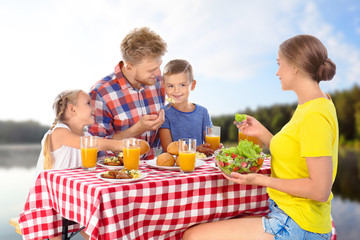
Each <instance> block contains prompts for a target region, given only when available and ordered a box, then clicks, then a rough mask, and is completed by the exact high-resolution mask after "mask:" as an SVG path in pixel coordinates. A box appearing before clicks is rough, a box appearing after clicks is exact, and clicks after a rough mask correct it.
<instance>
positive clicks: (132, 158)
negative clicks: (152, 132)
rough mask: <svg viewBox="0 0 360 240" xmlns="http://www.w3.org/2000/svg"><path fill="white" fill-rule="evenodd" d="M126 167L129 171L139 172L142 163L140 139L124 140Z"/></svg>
mask: <svg viewBox="0 0 360 240" xmlns="http://www.w3.org/2000/svg"><path fill="white" fill-rule="evenodd" d="M123 158H124V167H125V168H126V169H127V170H132V169H135V170H138V169H139V163H140V139H137V138H126V139H124V148H123Z"/></svg>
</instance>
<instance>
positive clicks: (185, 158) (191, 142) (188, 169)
mask: <svg viewBox="0 0 360 240" xmlns="http://www.w3.org/2000/svg"><path fill="white" fill-rule="evenodd" d="M195 160H196V139H193V138H181V139H179V161H180V171H181V172H182V173H192V172H193V171H194V170H195Z"/></svg>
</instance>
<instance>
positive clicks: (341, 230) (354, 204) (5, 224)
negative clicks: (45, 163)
mask: <svg viewBox="0 0 360 240" xmlns="http://www.w3.org/2000/svg"><path fill="white" fill-rule="evenodd" d="M39 151H40V146H39V145H38V144H35V145H0V190H1V197H0V206H1V211H0V212H1V215H0V239H8V240H12V239H14V240H16V239H19V240H20V239H22V238H21V236H20V235H19V234H17V233H15V231H14V228H13V227H12V226H10V224H9V219H10V218H11V217H17V216H19V214H20V212H21V210H22V209H23V206H24V204H25V201H26V198H27V195H28V192H29V188H30V186H31V184H32V182H33V180H34V174H35V164H36V161H37V158H38V155H39ZM342 154H343V156H345V157H346V158H349V155H346V154H345V153H342ZM344 154H345V155H344ZM359 159H360V155H359V158H356V163H357V164H356V165H355V166H353V167H349V170H347V172H345V173H344V172H341V169H342V168H341V165H340V159H339V172H338V179H337V180H336V183H339V184H336V185H340V187H339V188H340V190H336V191H335V190H334V193H335V194H334V195H335V197H334V199H333V200H332V216H333V218H334V221H335V227H336V230H337V235H338V239H340V240H358V239H359V236H360V200H359V194H360V192H359V191H358V187H359V186H360V184H359V183H360V171H359V168H360V160H359ZM348 165H350V164H346V166H348ZM344 169H345V168H344ZM354 169H355V170H356V169H357V171H355V172H350V171H354ZM356 173H357V174H356ZM349 175H350V177H351V178H349ZM354 175H357V176H354ZM339 176H340V177H341V178H342V179H346V181H349V182H346V183H343V182H342V181H341V180H340V179H339ZM346 176H347V177H346ZM354 179H355V180H354ZM351 181H352V182H351ZM354 181H355V182H354ZM341 183H343V184H341ZM341 186H346V187H341ZM342 190H344V191H342ZM337 192H338V193H339V194H337ZM340 193H341V195H340ZM349 193H350V194H349ZM342 195H345V197H344V196H342ZM350 199H352V200H350ZM73 239H82V238H81V237H80V236H76V237H75V238H73Z"/></svg>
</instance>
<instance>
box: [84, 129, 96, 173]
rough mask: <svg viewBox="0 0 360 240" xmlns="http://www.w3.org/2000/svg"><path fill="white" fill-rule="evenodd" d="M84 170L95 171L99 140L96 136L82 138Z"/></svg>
mask: <svg viewBox="0 0 360 240" xmlns="http://www.w3.org/2000/svg"><path fill="white" fill-rule="evenodd" d="M80 142H81V162H82V169H84V170H89V171H93V170H95V168H96V161H97V138H96V137H95V136H87V137H80Z"/></svg>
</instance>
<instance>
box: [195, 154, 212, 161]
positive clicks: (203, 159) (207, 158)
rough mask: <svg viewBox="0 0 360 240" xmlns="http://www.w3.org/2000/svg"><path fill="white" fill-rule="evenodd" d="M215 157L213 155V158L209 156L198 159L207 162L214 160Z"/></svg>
mask: <svg viewBox="0 0 360 240" xmlns="http://www.w3.org/2000/svg"><path fill="white" fill-rule="evenodd" d="M213 157H215V155H214V154H213V155H211V156H209V157H204V158H197V159H198V160H202V161H206V160H210V159H212V158H213Z"/></svg>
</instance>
